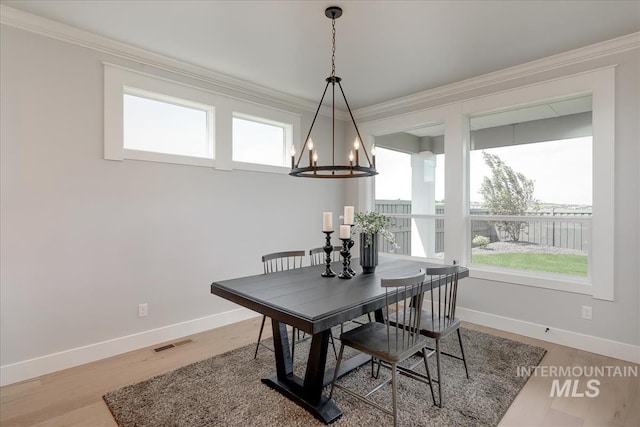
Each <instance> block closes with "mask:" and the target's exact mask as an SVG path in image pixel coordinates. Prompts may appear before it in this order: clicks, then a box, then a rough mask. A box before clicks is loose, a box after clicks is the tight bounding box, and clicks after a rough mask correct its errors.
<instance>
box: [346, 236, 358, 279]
mask: <svg viewBox="0 0 640 427" xmlns="http://www.w3.org/2000/svg"><path fill="white" fill-rule="evenodd" d="M351 229H352V230H353V225H351ZM351 235H353V233H351ZM355 244H356V242H354V241H353V239H352V238H349V243H347V248H348V249H349V255H347V271H348V272H349V274H350V275H351V277H353V276H355V275H356V272H355V271H354V270H353V268H351V248H352V247H353V245H355Z"/></svg>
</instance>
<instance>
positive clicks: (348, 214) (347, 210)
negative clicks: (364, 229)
mask: <svg viewBox="0 0 640 427" xmlns="http://www.w3.org/2000/svg"><path fill="white" fill-rule="evenodd" d="M353 212H354V211H353V206H345V207H344V223H345V225H353Z"/></svg>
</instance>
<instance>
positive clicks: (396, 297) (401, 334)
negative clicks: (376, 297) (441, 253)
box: [380, 269, 425, 352]
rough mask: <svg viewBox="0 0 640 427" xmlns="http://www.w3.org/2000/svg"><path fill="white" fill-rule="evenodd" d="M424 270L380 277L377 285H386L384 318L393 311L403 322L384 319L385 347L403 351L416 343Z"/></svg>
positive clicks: (388, 316) (418, 335) (422, 297)
mask: <svg viewBox="0 0 640 427" xmlns="http://www.w3.org/2000/svg"><path fill="white" fill-rule="evenodd" d="M424 279H425V273H424V270H422V269H420V272H419V273H418V274H415V275H413V276H408V277H401V278H394V279H382V280H381V281H380V285H381V286H382V287H383V288H385V307H386V313H385V316H386V317H385V318H386V319H390V318H391V316H392V315H393V313H394V312H395V315H396V316H398V317H401V318H402V319H404V322H386V323H387V351H389V352H391V351H396V352H397V351H402V350H403V349H405V348H409V347H411V346H412V345H414V344H415V343H416V341H417V340H418V339H419V338H420V310H421V309H422V301H423V300H424V293H425V287H424Z"/></svg>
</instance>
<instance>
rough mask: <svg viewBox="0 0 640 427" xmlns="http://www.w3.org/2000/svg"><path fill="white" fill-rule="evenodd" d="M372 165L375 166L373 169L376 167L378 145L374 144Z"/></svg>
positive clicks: (372, 147)
mask: <svg viewBox="0 0 640 427" xmlns="http://www.w3.org/2000/svg"><path fill="white" fill-rule="evenodd" d="M371 163H372V164H373V168H374V169H375V167H376V145H375V144H373V145H372V146H371Z"/></svg>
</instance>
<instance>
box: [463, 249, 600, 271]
mask: <svg viewBox="0 0 640 427" xmlns="http://www.w3.org/2000/svg"><path fill="white" fill-rule="evenodd" d="M471 262H472V263H473V264H485V265H495V266H498V267H508V268H515V269H520V270H534V271H547V272H550V273H560V274H570V275H572V276H586V275H587V257H586V256H584V255H570V254H532V253H499V254H489V255H472V257H471Z"/></svg>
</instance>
